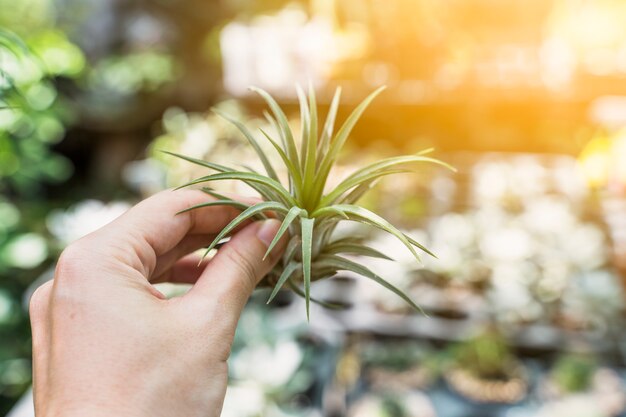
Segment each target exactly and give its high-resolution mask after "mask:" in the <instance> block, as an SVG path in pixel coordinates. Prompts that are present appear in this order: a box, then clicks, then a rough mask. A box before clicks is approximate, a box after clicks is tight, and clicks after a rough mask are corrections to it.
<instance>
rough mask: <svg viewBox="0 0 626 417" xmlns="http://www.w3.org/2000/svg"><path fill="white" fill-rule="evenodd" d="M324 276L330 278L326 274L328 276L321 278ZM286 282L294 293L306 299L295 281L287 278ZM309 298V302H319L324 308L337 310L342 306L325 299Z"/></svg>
mask: <svg viewBox="0 0 626 417" xmlns="http://www.w3.org/2000/svg"><path fill="white" fill-rule="evenodd" d="M326 278H330V276H328V277H324V278H321V279H326ZM287 284H288V285H289V287H290V288H291V290H292V291H293V292H294V293H296V295H298V296H300V297H302V298H304V299H305V300H306V295H305V294H304V292H302V290H301V289H300V287H298V285H297V284H296V283H295V282H293V281H292V280H291V279H289V280H288V281H287ZM309 299H310V300H311V302H313V303H315V304H319V305H321V306H322V307H325V308H330V309H332V310H339V309H342V308H343V306H340V305H338V304H333V303H328V302H326V301H322V300H320V299H317V298H314V297H309Z"/></svg>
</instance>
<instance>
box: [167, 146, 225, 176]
mask: <svg viewBox="0 0 626 417" xmlns="http://www.w3.org/2000/svg"><path fill="white" fill-rule="evenodd" d="M161 152H163V153H166V154H168V155H172V156H175V157H176V158H180V159H184V160H185V161H188V162H191V163H193V164H196V165H200V166H203V167H205V168H210V169H213V170H215V171H218V172H229V171H234V170H233V169H232V168H229V167H227V166H224V165H220V164H214V163H213V162H207V161H203V160H202V159H197V158H192V157H190V156H185V155H181V154H178V153H174V152H170V151H161Z"/></svg>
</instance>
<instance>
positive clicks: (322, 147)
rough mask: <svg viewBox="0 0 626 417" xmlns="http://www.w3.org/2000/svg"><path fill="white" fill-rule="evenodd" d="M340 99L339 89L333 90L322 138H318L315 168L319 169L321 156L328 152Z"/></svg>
mask: <svg viewBox="0 0 626 417" xmlns="http://www.w3.org/2000/svg"><path fill="white" fill-rule="evenodd" d="M340 97H341V87H338V88H337V90H335V95H334V96H333V100H332V101H331V103H330V108H329V110H328V115H326V122H325V123H324V130H323V131H322V137H321V138H320V144H319V152H318V155H317V166H318V167H319V166H320V164H321V162H322V158H323V156H324V155H325V154H326V151H327V150H328V145H329V143H330V138H331V137H332V136H333V129H334V127H335V118H336V117H337V109H338V108H339V100H340Z"/></svg>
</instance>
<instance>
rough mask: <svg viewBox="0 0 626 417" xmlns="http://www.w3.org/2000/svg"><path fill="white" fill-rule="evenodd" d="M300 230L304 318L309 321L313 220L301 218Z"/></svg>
mask: <svg viewBox="0 0 626 417" xmlns="http://www.w3.org/2000/svg"><path fill="white" fill-rule="evenodd" d="M300 225H301V228H302V276H303V278H304V295H305V296H306V318H307V320H309V318H310V317H309V300H310V298H311V258H312V249H313V226H314V225H315V219H307V218H301V219H300Z"/></svg>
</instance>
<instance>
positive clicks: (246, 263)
mask: <svg viewBox="0 0 626 417" xmlns="http://www.w3.org/2000/svg"><path fill="white" fill-rule="evenodd" d="M226 256H227V257H228V260H229V264H230V265H232V267H233V268H235V269H236V271H237V275H238V276H239V279H236V280H233V285H237V283H238V282H239V283H241V284H243V285H244V288H243V289H244V290H246V291H250V292H251V291H252V290H253V289H254V287H256V283H257V282H256V281H257V269H258V268H257V267H256V265H255V264H254V262H252V261H251V260H250V256H249V254H247V253H245V252H244V251H243V250H242V249H240V248H238V247H237V246H232V247H231V248H229V250H227V251H226Z"/></svg>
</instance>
